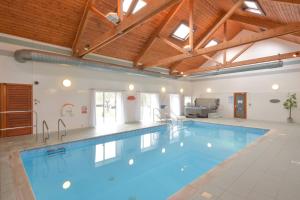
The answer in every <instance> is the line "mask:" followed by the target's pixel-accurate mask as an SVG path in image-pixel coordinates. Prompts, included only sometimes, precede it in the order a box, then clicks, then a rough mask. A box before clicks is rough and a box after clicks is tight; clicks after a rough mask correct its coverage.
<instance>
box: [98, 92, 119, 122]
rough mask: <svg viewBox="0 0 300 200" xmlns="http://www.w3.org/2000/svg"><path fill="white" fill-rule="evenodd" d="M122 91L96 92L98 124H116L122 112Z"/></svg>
mask: <svg viewBox="0 0 300 200" xmlns="http://www.w3.org/2000/svg"><path fill="white" fill-rule="evenodd" d="M120 98H121V96H120V93H118V92H100V91H99V92H96V124H97V125H101V124H116V123H121V122H120V120H118V118H119V117H118V116H120V115H122V113H120V112H121V111H120V106H121V105H120V103H118V101H120Z"/></svg>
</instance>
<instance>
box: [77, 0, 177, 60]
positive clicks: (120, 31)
mask: <svg viewBox="0 0 300 200" xmlns="http://www.w3.org/2000/svg"><path fill="white" fill-rule="evenodd" d="M180 1H181V0H160V1H157V0H149V1H148V5H147V8H146V9H143V12H137V13H136V14H135V15H131V16H129V17H128V18H126V20H123V21H122V22H121V23H120V24H119V25H118V26H116V29H112V30H111V31H108V32H106V33H104V34H102V35H101V37H100V38H98V39H96V40H95V41H94V42H93V43H92V44H88V45H89V46H90V48H89V49H87V50H85V49H73V51H74V52H75V55H76V56H80V57H82V56H84V55H86V54H88V53H91V52H93V51H95V50H98V49H100V48H102V47H104V46H106V45H108V44H110V43H111V42H112V41H114V40H116V39H117V38H119V37H121V36H123V35H125V34H127V33H128V32H130V31H132V30H134V29H135V28H137V27H138V26H140V25H142V24H143V23H145V22H146V21H148V20H149V19H151V18H152V17H153V16H154V15H156V14H158V13H160V12H161V11H163V10H165V9H167V8H169V7H170V6H173V5H175V4H177V3H179V2H180Z"/></svg>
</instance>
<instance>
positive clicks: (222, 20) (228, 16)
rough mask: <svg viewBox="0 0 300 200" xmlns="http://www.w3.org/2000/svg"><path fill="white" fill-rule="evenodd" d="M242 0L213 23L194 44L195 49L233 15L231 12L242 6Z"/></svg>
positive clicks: (204, 42) (203, 43)
mask: <svg viewBox="0 0 300 200" xmlns="http://www.w3.org/2000/svg"><path fill="white" fill-rule="evenodd" d="M243 3H244V0H239V1H238V2H237V3H235V4H234V6H233V7H232V8H231V9H230V10H229V11H228V12H227V13H226V14H225V15H224V16H223V17H222V19H221V20H220V21H219V22H218V23H216V24H215V25H214V27H213V28H212V29H211V30H210V31H209V32H208V33H207V34H206V35H205V36H204V38H203V39H202V40H201V41H200V42H199V43H198V44H197V45H196V47H195V49H199V48H201V47H202V46H203V45H205V44H206V42H207V41H208V40H209V39H210V37H211V36H212V35H213V34H214V33H215V32H216V31H217V30H218V29H219V28H220V27H221V26H222V25H223V24H224V23H225V22H226V20H227V19H229V18H230V17H231V15H233V13H234V12H235V11H236V10H237V9H238V8H240V7H241V6H242V4H243Z"/></svg>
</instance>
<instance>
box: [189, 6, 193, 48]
mask: <svg viewBox="0 0 300 200" xmlns="http://www.w3.org/2000/svg"><path fill="white" fill-rule="evenodd" d="M189 27H190V33H189V47H190V49H191V51H193V49H194V0H189Z"/></svg>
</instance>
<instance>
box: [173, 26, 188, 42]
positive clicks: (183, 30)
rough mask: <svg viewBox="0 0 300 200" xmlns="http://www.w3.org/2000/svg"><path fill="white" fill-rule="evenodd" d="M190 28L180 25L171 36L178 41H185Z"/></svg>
mask: <svg viewBox="0 0 300 200" xmlns="http://www.w3.org/2000/svg"><path fill="white" fill-rule="evenodd" d="M189 33H190V27H189V26H188V25H186V24H184V23H181V24H180V25H179V26H178V27H177V29H176V30H175V31H174V33H173V34H172V37H173V38H176V39H179V40H186V39H187V38H188V37H189Z"/></svg>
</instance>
